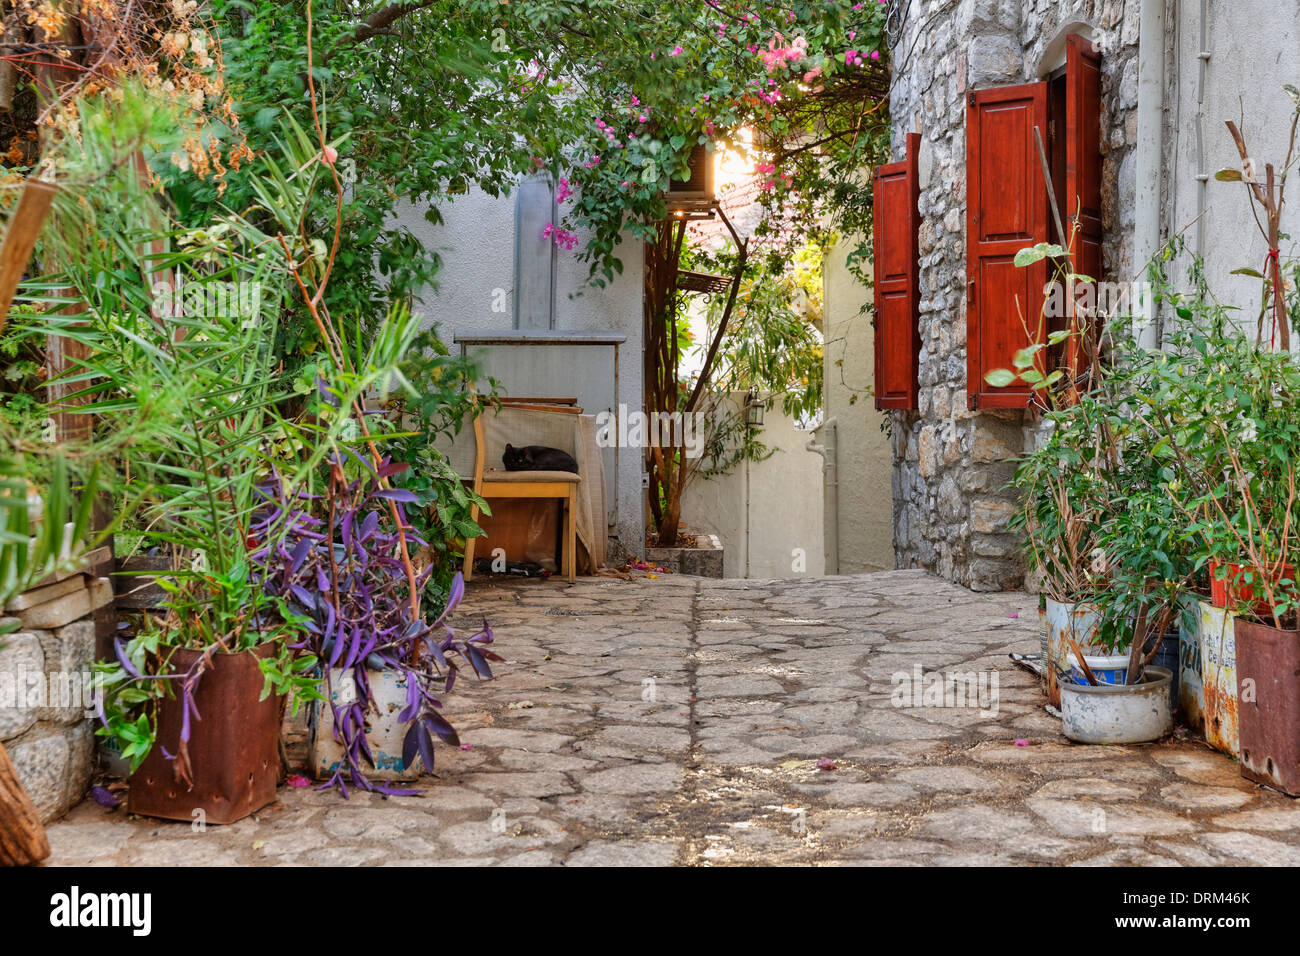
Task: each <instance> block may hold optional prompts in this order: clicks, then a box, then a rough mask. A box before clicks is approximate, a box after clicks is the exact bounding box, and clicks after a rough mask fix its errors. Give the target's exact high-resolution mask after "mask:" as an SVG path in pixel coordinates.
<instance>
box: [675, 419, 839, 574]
mask: <svg viewBox="0 0 1300 956" xmlns="http://www.w3.org/2000/svg"><path fill="white" fill-rule="evenodd" d="M730 400H731V401H733V402H734V403H735V404H736V405H739V404H740V402H741V401H742V400H743V399H742V398H741V396H733V397H732V398H731V399H730ZM777 404H778V405H779V402H778V403H777ZM811 436H812V433H811V432H809V431H807V430H805V429H802V428H799V427H798V426H797V424H796V422H795V421H794V420H793V419H791V418H788V417H787V416H785V415H783V414H782V413H781V409H780V408H779V407H777V408H768V409H767V411H766V413H765V415H764V422H763V425H762V431H761V434H760V436H759V438H760V440H761V441H762V442H763V444H764V445H766V446H767V448H768V449H770V450H772V452H773V454H772V455H771V456H770V457H768V458H766V459H765V460H763V461H759V462H749V461H746V462H741V463H740V464H739V465H737V466H736V467H735V468H734V469H733V470H732V471H731V472H730V473H729V474H726V475H720V476H718V477H716V478H708V479H703V478H696V479H694V480H693V481H692V482H691V483H690V484H689V485H687V487H686V493H685V495H684V497H683V499H682V521H683V524H684V525H685V527H686V529H687V530H689V531H696V532H704V533H706V534H716V535H717V536H718V539H719V540H720V541H721V542H722V546H723V548H724V554H723V570H724V573H725V574H726V576H727V577H729V578H799V577H817V576H820V575H822V574H824V573H825V567H826V566H825V561H824V559H823V555H822V549H823V540H822V460H821V458H820V457H818V456H817V455H816V454H815V453H814V452H811V451H809V450H808V449H807V447H806V446H807V444H808V441H809V439H810V438H811Z"/></svg>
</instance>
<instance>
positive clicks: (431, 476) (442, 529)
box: [385, 329, 497, 607]
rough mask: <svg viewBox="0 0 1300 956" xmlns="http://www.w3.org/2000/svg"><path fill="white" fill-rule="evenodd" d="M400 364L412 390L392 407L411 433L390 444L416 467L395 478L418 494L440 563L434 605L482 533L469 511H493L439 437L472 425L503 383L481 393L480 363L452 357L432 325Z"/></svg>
mask: <svg viewBox="0 0 1300 956" xmlns="http://www.w3.org/2000/svg"><path fill="white" fill-rule="evenodd" d="M401 368H402V371H403V374H404V375H405V377H406V379H407V381H408V382H410V384H411V387H412V392H411V393H409V394H408V395H404V396H402V397H400V398H399V399H398V400H397V401H395V402H394V403H393V407H394V408H395V410H396V411H397V412H398V413H399V415H400V416H401V420H402V422H403V427H404V429H405V432H404V433H403V434H402V435H399V436H397V437H394V438H393V439H391V440H390V441H389V442H388V443H386V445H385V452H386V453H387V454H388V455H389V456H390V457H392V458H393V459H394V460H395V461H404V462H407V463H408V464H409V465H410V466H411V467H410V468H408V469H407V470H406V471H404V472H402V473H401V474H400V475H397V476H395V478H394V483H395V484H396V485H397V486H398V487H401V488H406V489H408V490H409V491H412V492H414V493H415V495H416V497H417V499H418V500H417V502H416V505H415V506H414V507H411V508H409V509H408V517H409V519H410V521H411V524H412V526H413V527H414V528H415V532H416V534H417V535H418V536H419V537H420V538H421V539H422V540H423V541H424V542H425V544H426V547H427V548H428V555H427V558H428V560H429V561H431V562H432V563H433V565H434V571H433V574H432V575H431V576H430V578H429V582H428V584H427V585H426V586H425V594H426V596H427V597H428V598H429V603H430V606H431V607H442V606H444V605H445V604H446V601H447V595H448V593H449V589H450V587H451V582H452V579H453V578H454V577H455V575H456V572H457V571H458V570H459V567H460V559H461V557H462V554H463V552H462V550H461V549H462V547H463V542H464V541H465V540H466V539H468V538H477V537H479V536H480V535H482V534H483V529H482V528H480V527H479V526H478V525H477V524H476V523H475V522H474V520H473V514H472V510H471V509H472V508H474V507H475V506H477V507H478V508H479V510H480V511H482V512H483V514H486V515H488V516H491V514H492V509H491V508H490V507H489V506H488V504H487V502H486V501H485V500H484V499H483V498H481V497H480V496H479V495H477V494H475V492H474V490H473V488H472V487H470V486H468V485H466V484H463V483H462V481H461V477H462V476H460V475H458V474H456V472H455V470H454V469H453V468H452V467H451V464H450V463H449V462H448V461H447V457H446V455H444V454H443V453H442V452H441V451H439V450H438V444H437V443H438V442H439V440H440V439H454V438H455V437H456V436H457V435H458V434H459V433H460V432H461V430H462V429H463V428H468V427H469V422H470V416H471V415H472V413H473V410H474V408H475V406H476V404H479V403H491V402H492V401H493V400H494V398H495V395H496V386H497V383H496V382H490V383H489V385H490V386H491V391H490V392H489V393H488V394H486V395H478V396H477V397H476V387H475V386H476V382H477V380H478V378H479V371H478V368H477V367H476V365H475V364H474V362H473V361H471V360H469V359H467V358H463V357H459V356H456V357H453V356H451V355H450V353H449V351H448V349H447V346H446V345H445V344H444V343H443V342H442V340H441V339H439V338H438V334H437V331H436V330H432V329H431V330H428V331H425V332H423V333H421V335H420V336H419V337H418V338H417V339H416V340H415V343H414V346H413V348H412V351H411V352H410V353H409V356H408V358H407V359H406V360H405V361H404V362H403V363H402V366H401ZM462 440H463V439H462Z"/></svg>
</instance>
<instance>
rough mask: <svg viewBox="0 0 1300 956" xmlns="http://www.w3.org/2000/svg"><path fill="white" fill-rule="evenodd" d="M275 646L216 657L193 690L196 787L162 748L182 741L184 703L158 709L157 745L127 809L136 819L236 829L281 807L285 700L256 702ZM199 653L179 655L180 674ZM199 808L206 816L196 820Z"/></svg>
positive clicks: (134, 781)
mask: <svg viewBox="0 0 1300 956" xmlns="http://www.w3.org/2000/svg"><path fill="white" fill-rule="evenodd" d="M274 652H275V645H273V644H263V645H261V646H260V647H257V648H255V649H254V650H251V651H244V652H243V653H240V654H213V655H212V666H211V667H209V668H208V670H207V671H205V672H204V674H203V677H202V678H201V679H200V680H199V682H198V686H197V687H196V689H195V692H194V700H195V704H196V705H197V706H198V709H199V716H200V719H198V720H196V721H193V722H192V723H191V725H190V742H189V754H190V765H191V767H192V770H193V778H194V779H193V783H192V784H191V785H190V786H188V787H187V786H186V785H185V783H184V782H183V781H181V780H179V779H178V775H177V771H176V768H175V766H174V765H173V762H172V761H171V760H168V759H167V757H166V756H165V755H164V754H163V752H162V750H163V747H164V746H165V747H166V748H167V749H168V750H169V751H172V750H174V748H175V747H176V743H177V741H179V740H180V728H181V716H182V714H181V703H180V700H179V699H171V698H165V699H163V700H161V701H159V703H158V739H157V741H156V742H155V744H154V747H153V749H152V750H151V751H150V752H149V756H147V757H146V758H145V759H144V762H143V763H142V764H141V765H140V768H139V769H138V770H137V771H136V772H135V773H134V774H132V776H131V791H130V798H129V800H128V806H129V807H130V810H131V812H132V813H138V814H141V815H143V816H149V817H161V818H162V819H164V820H187V821H193V820H195V819H202V820H204V821H205V822H207V823H234V822H235V821H236V820H242V819H243V818H244V817H246V816H248V815H249V814H250V813H254V812H256V811H257V810H260V809H261V808H262V807H264V806H266V805H267V804H269V803H272V802H274V801H275V787H276V783H277V781H278V779H279V775H280V754H279V749H278V745H279V739H280V721H281V719H282V716H283V704H284V698H283V697H277V696H275V695H274V694H273V695H271V696H269V697H267V698H266V699H265V700H258V698H259V697H260V696H261V694H262V686H263V684H264V680H263V677H262V671H261V669H260V668H259V667H258V664H257V662H258V659H259V658H264V657H269V656H270V655H271V654H273V653H274ZM199 656H200V655H199V652H198V651H190V650H184V649H182V650H178V651H177V652H176V653H175V655H174V657H173V658H172V660H173V661H174V663H175V665H176V668H177V669H178V670H185V669H188V668H189V667H191V666H193V664H194V662H195V661H196V660H197V659H198V657H199ZM199 810H201V811H202V812H203V813H202V816H201V817H199V816H197V815H196V811H199Z"/></svg>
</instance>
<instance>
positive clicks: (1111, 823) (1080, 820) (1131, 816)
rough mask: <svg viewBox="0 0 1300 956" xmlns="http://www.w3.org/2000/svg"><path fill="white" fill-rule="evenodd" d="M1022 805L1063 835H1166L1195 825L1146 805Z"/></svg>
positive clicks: (1036, 801) (1042, 801) (1033, 801)
mask: <svg viewBox="0 0 1300 956" xmlns="http://www.w3.org/2000/svg"><path fill="white" fill-rule="evenodd" d="M1025 805H1026V806H1028V807H1029V809H1031V810H1033V811H1034V813H1036V814H1038V815H1039V816H1040V817H1042V818H1043V819H1044V820H1045V821H1046V822H1047V823H1048V824H1049V825H1051V827H1052V828H1053V829H1054V830H1056V831H1057V832H1058V833H1060V834H1062V835H1063V836H1097V835H1104V834H1111V833H1134V834H1139V835H1144V836H1168V835H1172V834H1178V833H1187V832H1190V831H1194V830H1195V829H1196V824H1195V823H1193V822H1191V821H1189V820H1186V819H1183V818H1182V817H1180V816H1178V815H1176V814H1174V813H1171V812H1169V811H1166V810H1158V809H1155V808H1153V807H1148V806H1128V805H1113V804H1104V803H1100V802H1092V801H1085V800H1076V799H1071V800H1054V799H1051V798H1048V797H1031V798H1030V799H1028V800H1026V801H1025Z"/></svg>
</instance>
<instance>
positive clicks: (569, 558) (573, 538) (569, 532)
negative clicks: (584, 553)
mask: <svg viewBox="0 0 1300 956" xmlns="http://www.w3.org/2000/svg"><path fill="white" fill-rule="evenodd" d="M573 505H574V500H573V491H572V489H570V491H569V494H568V497H566V498H565V499H564V566H565V570H566V571H567V572H568V575H569V582H570V583H573V582H574V581H577V580H578V533H577V532H578V522H577V516H576V514H575V513H574V507H573Z"/></svg>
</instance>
